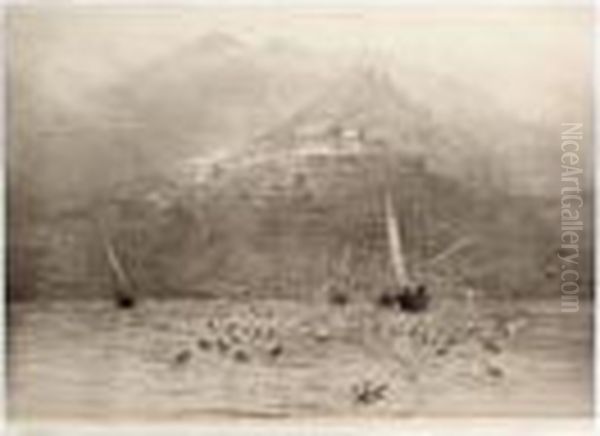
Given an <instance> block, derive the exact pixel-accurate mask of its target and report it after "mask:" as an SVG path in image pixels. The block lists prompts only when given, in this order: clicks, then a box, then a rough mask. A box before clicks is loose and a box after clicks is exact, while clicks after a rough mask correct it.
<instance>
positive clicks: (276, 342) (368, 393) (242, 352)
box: [116, 285, 528, 405]
mask: <svg viewBox="0 0 600 436" xmlns="http://www.w3.org/2000/svg"><path fill="white" fill-rule="evenodd" d="M342 296H343V297H344V298H341V297H342ZM430 303H431V295H430V294H429V293H428V291H427V288H426V287H425V286H424V285H416V286H414V287H412V288H409V287H404V288H401V289H400V290H399V291H398V292H396V293H394V292H387V293H383V294H381V295H380V296H379V297H378V299H376V300H375V301H373V302H372V304H371V305H370V309H365V310H370V311H371V312H369V313H367V312H364V313H362V312H354V315H349V314H350V313H352V312H351V311H345V309H344V308H345V307H347V306H350V307H352V303H351V302H350V301H349V298H348V297H347V296H344V295H343V294H340V295H337V294H336V295H335V296H334V298H330V300H329V304H330V306H331V307H330V308H329V309H325V310H327V311H331V310H333V311H336V314H337V315H336V314H333V313H332V315H336V316H338V315H339V316H341V317H342V319H345V318H343V317H346V318H347V319H345V320H346V322H347V325H346V326H345V327H344V326H343V327H341V329H344V328H347V329H349V327H348V326H349V325H350V324H351V323H352V322H353V321H352V320H351V319H350V317H351V316H354V317H355V318H361V317H362V318H363V319H364V318H369V317H371V318H372V319H370V320H367V323H369V322H370V323H371V324H370V325H371V327H372V326H375V325H378V326H379V327H381V325H385V324H386V323H389V320H392V321H391V322H392V324H396V325H397V326H400V328H398V329H396V330H388V331H387V332H385V333H382V332H381V331H378V332H375V333H373V332H370V333H368V334H371V335H372V336H371V339H372V338H374V337H379V339H380V340H381V343H380V345H382V346H381V349H383V350H385V349H387V345H386V341H387V342H389V343H390V346H391V345H392V343H394V342H396V343H397V344H399V346H400V347H421V348H427V347H429V348H430V349H431V350H432V351H431V352H430V354H431V355H433V357H434V358H436V359H438V360H439V361H441V362H442V363H443V360H444V359H448V358H450V357H451V356H450V355H451V354H452V353H453V352H454V350H455V349H459V348H460V347H461V346H463V345H465V344H467V343H469V344H475V345H476V347H477V349H478V350H479V351H477V353H478V354H479V355H484V356H488V357H489V358H488V359H487V360H486V361H487V362H488V363H487V364H486V376H487V377H490V378H493V379H502V378H503V377H504V376H505V371H504V370H503V368H502V367H501V366H498V365H494V364H491V363H489V362H490V361H491V359H493V358H494V357H497V356H499V355H501V354H503V353H504V352H505V350H506V348H507V346H508V345H509V343H510V341H511V340H512V339H514V338H515V336H516V335H517V333H518V332H519V331H520V330H521V329H522V328H523V327H525V325H526V324H527V322H528V316H527V314H523V313H520V314H519V313H517V314H515V313H513V314H510V315H503V314H498V313H495V314H486V315H485V316H482V317H481V319H475V318H474V317H473V316H472V314H474V313H477V311H476V310H475V309H474V308H473V307H469V306H470V305H471V304H472V302H471V301H470V300H469V299H468V301H467V303H466V304H464V305H463V306H466V307H463V308H462V309H460V310H463V311H464V312H465V313H464V314H463V316H461V317H460V318H461V319H458V320H457V318H459V317H457V316H456V313H455V314H454V315H453V316H450V317H448V316H447V315H446V317H445V318H444V315H441V316H439V317H437V315H436V314H433V313H432V312H433V311H434V309H432V308H431V305H430ZM116 304H117V307H119V308H120V309H121V310H133V309H135V307H136V301H135V300H134V299H133V298H131V297H122V298H120V299H118V300H117V301H116ZM249 307H250V313H249V314H248V316H240V314H239V313H238V314H236V315H232V314H228V315H227V316H223V314H218V313H216V314H215V315H214V316H213V317H211V318H209V319H207V320H206V321H205V325H204V328H202V329H201V336H199V337H196V339H195V343H193V345H190V346H188V347H186V348H184V349H182V350H180V351H178V352H176V353H175V354H174V356H172V358H171V362H172V366H173V368H174V369H177V368H183V367H186V366H188V365H189V364H190V363H191V362H192V361H193V360H194V359H197V358H202V356H206V355H214V356H218V357H219V358H221V359H230V361H232V362H234V363H237V364H247V363H250V362H258V363H260V364H263V365H265V364H266V365H277V364H282V363H283V359H284V358H285V357H286V355H288V354H291V355H293V354H294V353H295V352H297V351H298V349H299V348H298V346H297V345H298V344H297V343H290V342H289V341H298V340H302V338H301V336H305V337H307V335H305V332H295V334H291V335H290V334H289V332H285V331H282V330H285V328H284V329H282V328H281V325H280V324H279V323H278V318H277V316H275V315H274V314H273V313H269V314H267V316H265V313H258V312H257V313H254V312H255V311H253V310H252V305H250V306H249ZM383 312H385V315H383ZM378 313H379V315H382V316H379V315H378ZM340 314H341V315H340ZM230 315H231V316H230ZM372 315H374V316H372ZM379 318H381V319H379ZM449 318H454V319H453V321H452V324H454V325H455V326H456V325H459V326H461V327H460V328H459V329H455V328H453V327H451V326H450V325H447V326H444V322H445V321H447V320H448V319H449ZM330 319H332V318H331V317H327V316H325V317H324V318H322V319H320V320H319V321H316V322H315V320H313V319H311V320H305V321H308V324H309V325H310V329H309V331H310V334H309V335H308V336H310V339H311V340H312V341H313V343H315V344H317V346H329V345H331V344H332V339H335V338H336V337H339V336H338V334H339V331H336V329H340V326H339V325H338V326H337V327H336V326H334V325H333V324H332V323H331V322H329V320H330ZM431 320H435V321H434V322H433V323H431ZM388 327H389V326H388ZM363 328H364V327H363ZM364 333H365V332H364V331H362V332H360V334H364ZM371 339H367V341H368V340H371ZM405 340H406V341H408V342H406V341H405ZM402 341H405V342H402ZM411 341H412V342H411ZM406 344H408V345H406ZM419 365H421V362H418V361H417V362H416V366H417V368H416V370H417V371H418V370H420V369H419V368H418V366H419ZM387 389H388V385H387V384H386V383H377V382H374V381H370V380H366V381H364V380H363V381H362V382H361V383H358V384H354V385H352V386H351V391H350V394H351V395H352V396H353V397H354V398H355V402H356V403H357V404H360V405H368V404H373V403H376V402H378V401H380V400H382V399H384V398H385V396H386V391H387Z"/></svg>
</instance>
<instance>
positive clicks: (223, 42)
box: [193, 30, 245, 54]
mask: <svg viewBox="0 0 600 436" xmlns="http://www.w3.org/2000/svg"><path fill="white" fill-rule="evenodd" d="M193 45H194V49H195V50H197V51H200V52H201V53H215V54H222V53H226V52H232V51H238V50H241V49H243V48H244V47H245V44H244V43H243V42H242V41H241V40H239V39H238V38H236V37H234V36H232V35H230V34H228V33H225V32H222V31H219V30H215V31H212V32H209V33H206V34H204V35H202V36H201V37H200V38H198V39H196V40H195V41H194V44H193Z"/></svg>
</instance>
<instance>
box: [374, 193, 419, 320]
mask: <svg viewBox="0 0 600 436" xmlns="http://www.w3.org/2000/svg"><path fill="white" fill-rule="evenodd" d="M385 209H386V224H387V225H386V228H387V234H388V247H389V250H390V258H391V261H392V262H391V263H392V267H393V269H394V276H395V278H396V284H397V286H398V287H399V288H400V291H399V292H393V293H384V294H383V295H381V296H380V297H379V305H380V306H383V307H397V308H398V309H400V310H402V311H406V312H411V313H416V312H423V311H425V310H427V308H428V307H429V303H430V301H431V295H429V294H428V293H427V288H426V286H425V285H424V284H422V283H416V284H415V282H414V281H413V280H412V279H411V278H410V277H409V274H408V269H407V268H406V261H405V259H404V254H403V252H402V240H401V238H400V232H399V231H398V221H397V219H396V215H395V212H394V207H393V204H392V199H391V196H390V194H389V192H388V193H387V194H386V199H385Z"/></svg>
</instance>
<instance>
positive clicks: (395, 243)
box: [385, 192, 410, 286]
mask: <svg viewBox="0 0 600 436" xmlns="http://www.w3.org/2000/svg"><path fill="white" fill-rule="evenodd" d="M385 215H386V224H387V235H388V247H389V249H390V258H391V260H392V266H393V268H394V274H395V276H396V280H397V281H398V284H399V285H401V286H402V285H406V284H409V283H410V278H409V277H408V271H407V269H406V262H405V259H404V254H403V252H402V240H401V239H400V232H399V231H398V220H397V219H396V214H395V212H394V206H393V204H392V197H391V196H390V193H389V192H386V195H385Z"/></svg>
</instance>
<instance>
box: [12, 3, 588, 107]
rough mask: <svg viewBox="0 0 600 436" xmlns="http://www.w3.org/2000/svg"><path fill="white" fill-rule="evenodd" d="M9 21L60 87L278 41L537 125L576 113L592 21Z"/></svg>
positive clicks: (286, 17) (224, 17)
mask: <svg viewBox="0 0 600 436" xmlns="http://www.w3.org/2000/svg"><path fill="white" fill-rule="evenodd" d="M9 24H10V27H9V29H10V37H11V40H12V42H13V45H12V47H13V50H14V51H13V54H14V53H16V54H17V58H18V62H17V64H18V65H21V64H23V65H25V66H29V67H30V68H29V69H31V70H35V77H36V79H35V80H36V81H37V84H38V85H39V86H48V87H54V88H58V89H60V88H61V87H63V86H65V87H72V88H77V87H82V88H87V87H89V88H96V87H102V86H106V84H109V83H111V82H113V81H118V80H119V79H120V77H121V76H123V75H126V74H127V73H128V72H131V71H135V69H136V68H140V67H141V66H143V65H144V64H146V63H148V62H150V61H152V60H153V59H155V58H158V57H160V56H161V55H163V54H164V53H168V52H170V51H172V50H174V49H176V47H178V46H180V45H182V44H185V43H187V42H189V41H191V40H193V39H194V38H196V37H199V36H201V35H202V34H205V33H207V32H210V31H214V30H219V31H223V32H227V33H232V34H234V35H235V36H236V37H238V38H240V39H242V40H244V41H247V42H248V43H249V44H252V43H254V42H257V41H259V40H262V39H265V38H271V37H278V38H286V39H289V40H292V41H294V42H296V43H299V44H302V45H305V46H308V47H311V48H312V49H314V50H322V51H333V52H336V53H339V52H355V51H365V50H366V51H373V50H377V51H379V52H381V53H384V54H385V56H389V58H390V59H391V60H393V62H398V63H399V64H403V63H404V64H411V65H415V66H417V67H419V68H423V69H429V70H435V71H437V72H442V73H448V74H450V75H453V76H456V77H459V78H461V79H462V80H464V81H465V82H466V83H476V84H477V86H479V87H480V88H482V89H485V90H486V92H489V93H490V94H491V95H494V96H495V98H497V99H498V100H499V101H500V103H501V104H503V105H504V106H506V107H508V108H513V109H514V110H515V111H518V112H522V113H523V114H524V115H525V116H531V117H533V118H535V117H538V116H539V113H541V112H548V111H549V110H554V111H556V110H563V109H564V107H566V109H565V110H568V111H578V110H579V109H578V108H572V107H571V106H578V105H579V103H580V102H582V101H583V100H584V97H585V95H586V93H587V92H588V91H589V90H588V89H586V88H585V87H584V85H585V80H586V78H589V75H590V74H591V73H590V70H589V61H590V59H591V52H590V50H591V48H590V38H589V37H590V33H591V27H590V24H591V15H590V12H589V11H587V10H585V9H576V8H574V9H573V10H567V9H564V8H563V9H540V8H536V9H525V8H518V9H506V8H504V9H500V8H470V9H467V8H463V9H456V8H455V9H444V8H434V9H428V8H418V7H410V8H370V9H362V10H361V9H352V8H344V9H339V8H338V9H335V8H329V9H321V10H316V9H311V8H302V9H295V10H294V9H284V8H276V9H273V8H270V9H269V8H237V9H235V10H234V9H229V10H228V9H224V8H221V9H218V8H200V7H198V8H189V7H188V8H179V9H177V8H165V7H154V8H149V7H147V8H135V7H128V8H124V7H120V8H115V7H112V8H109V7H104V8H100V7H96V8H56V7H54V8H46V9H39V10H31V9H30V10H20V11H13V13H12V14H11V16H10V17H9ZM12 58H13V56H11V59H12ZM34 65H35V66H34ZM66 89H68V88H66ZM559 106H561V107H559ZM582 107H583V106H581V107H580V109H581V108H582ZM544 108H548V110H545V109H544ZM548 113H549V112H548ZM557 116H559V117H560V116H562V115H560V114H559V115H557Z"/></svg>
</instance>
